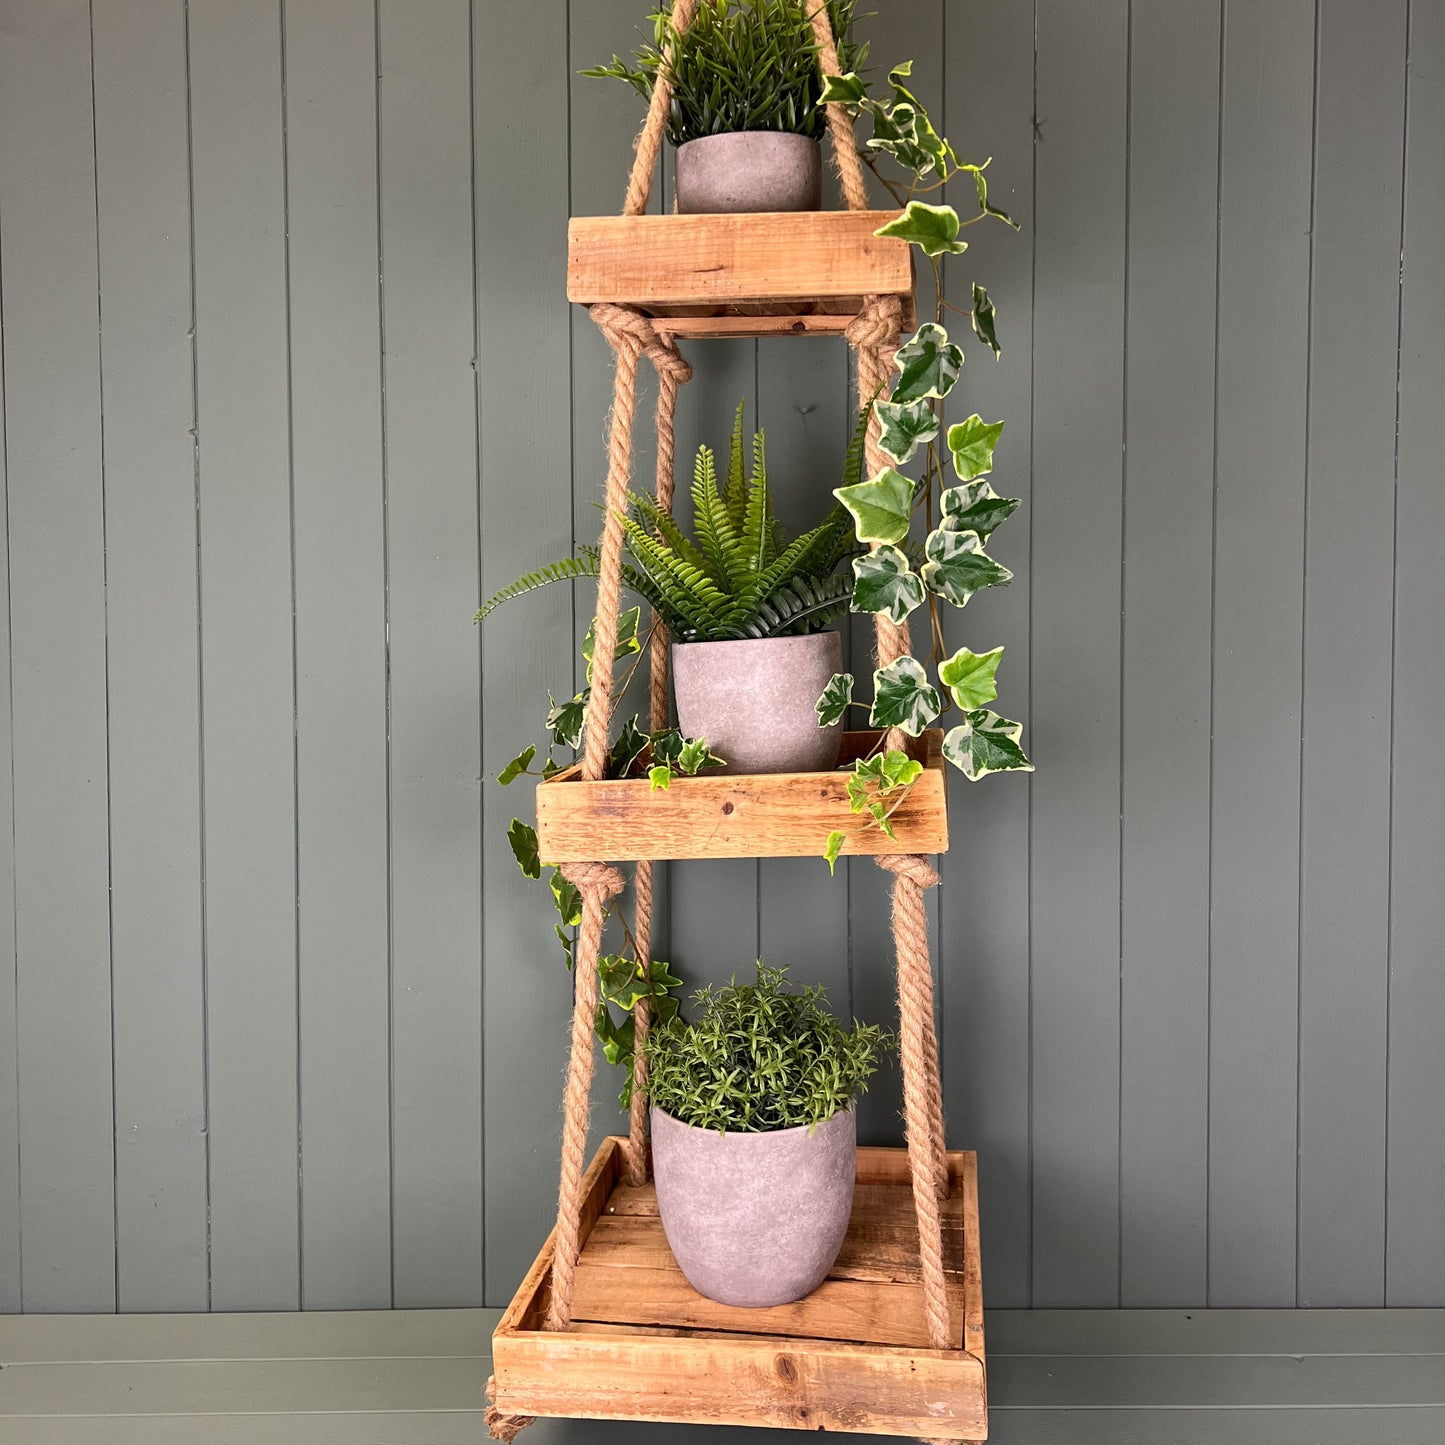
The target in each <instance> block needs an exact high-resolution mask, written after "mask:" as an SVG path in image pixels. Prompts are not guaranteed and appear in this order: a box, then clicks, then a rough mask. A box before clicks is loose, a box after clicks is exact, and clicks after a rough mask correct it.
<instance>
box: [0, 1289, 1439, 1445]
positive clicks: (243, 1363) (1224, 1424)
mask: <svg viewBox="0 0 1445 1445" xmlns="http://www.w3.org/2000/svg"><path fill="white" fill-rule="evenodd" d="M499 1314H500V1311H498V1310H399V1311H395V1312H379V1311H368V1312H358V1313H334V1314H332V1313H324V1314H323V1313H315V1314H306V1315H296V1314H287V1315H132V1316H114V1315H104V1316H86V1315H23V1316H21V1315H12V1316H4V1317H0V1445H357V1442H384V1445H462V1442H466V1445H478V1442H479V1441H482V1440H484V1439H485V1438H486V1437H485V1429H484V1426H483V1423H482V1403H483V1402H482V1398H481V1390H482V1388H483V1386H484V1385H485V1383H486V1378H487V1374H488V1371H489V1368H490V1361H489V1359H488V1357H487V1346H488V1341H489V1338H490V1336H491V1332H492V1329H493V1328H494V1326H495V1324H496V1321H497V1318H498V1316H499ZM988 1331H989V1397H990V1406H991V1420H990V1426H991V1429H990V1436H989V1438H990V1440H991V1441H992V1442H994V1445H1106V1442H1107V1445H1347V1442H1348V1445H1355V1442H1357V1441H1360V1440H1372V1441H1380V1442H1388V1445H1439V1442H1440V1441H1441V1440H1445V1310H1327V1311H1326V1310H1311V1311H1286V1310H1194V1311H1180V1310H1153V1311H1140V1310H1121V1311H1103V1310H1091V1311H1067V1310H1066V1311H1058V1310H1047V1311H1035V1312H1032V1313H1030V1312H1025V1311H1010V1310H1000V1311H994V1312H991V1313H990V1314H989V1316H988ZM816 1439H817V1436H816V1435H815V1434H806V1435H805V1434H802V1433H797V1432H774V1431H745V1430H728V1429H712V1430H710V1429H708V1428H706V1427H694V1428H682V1427H677V1426H669V1425H653V1426H641V1425H634V1424H626V1423H617V1424H611V1423H599V1422H595V1421H576V1422H573V1421H557V1420H548V1421H539V1422H538V1423H537V1424H536V1425H534V1426H532V1427H531V1428H530V1429H529V1430H528V1431H527V1433H526V1434H525V1435H524V1436H522V1442H523V1445H694V1442H696V1445H763V1442H765V1441H773V1440H777V1441H796V1442H798V1445H802V1442H803V1441H805V1440H814V1441H815V1440H816Z"/></svg>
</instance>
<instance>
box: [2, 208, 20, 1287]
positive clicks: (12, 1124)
mask: <svg viewBox="0 0 1445 1445" xmlns="http://www.w3.org/2000/svg"><path fill="white" fill-rule="evenodd" d="M3 228H4V217H3V216H0V232H3ZM4 296H5V277H4V251H3V247H0V505H3V507H4V510H3V511H0V526H4V528H5V545H4V547H3V548H0V1314H17V1313H18V1312H19V1310H20V1295H21V1289H20V1093H19V1090H18V1088H17V1087H16V1085H17V1082H18V1080H17V1078H16V1070H17V1065H18V1060H17V1058H16V1050H17V1047H18V1045H19V1042H20V1040H19V1036H18V1034H17V1032H16V1028H15V790H14V772H13V770H12V763H11V758H12V753H11V746H10V716H11V713H10V675H11V672H10V540H9V526H8V516H9V505H8V502H7V501H4V499H5V498H6V497H7V492H6V485H5V420H6V412H5V307H4V304H3V303H4Z"/></svg>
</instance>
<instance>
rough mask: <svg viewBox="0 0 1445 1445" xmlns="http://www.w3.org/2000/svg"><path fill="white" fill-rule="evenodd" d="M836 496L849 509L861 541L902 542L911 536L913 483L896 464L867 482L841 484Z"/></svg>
mask: <svg viewBox="0 0 1445 1445" xmlns="http://www.w3.org/2000/svg"><path fill="white" fill-rule="evenodd" d="M833 495H834V496H835V497H837V499H838V500H839V501H840V502H842V504H843V505H844V506H845V507H846V508H847V509H848V512H849V515H850V516H851V517H852V519H853V528H854V531H855V533H856V534H857V537H858V540H859V541H860V542H863V543H876V542H901V541H902V540H903V539H904V538H905V537H906V536H907V535H908V522H909V518H910V517H911V516H912V515H913V483H912V482H910V481H909V480H908V478H907V477H905V476H903V475H901V474H900V473H898V472H896V471H894V470H893V468H892V467H888V468H886V469H885V470H883V471H881V472H879V473H878V475H877V476H876V477H872V478H870V479H869V480H868V481H866V482H857V483H855V484H854V485H853V486H851V487H838V488H836V489H835V490H834V492H833Z"/></svg>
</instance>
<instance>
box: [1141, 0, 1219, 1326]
mask: <svg viewBox="0 0 1445 1445" xmlns="http://www.w3.org/2000/svg"><path fill="white" fill-rule="evenodd" d="M1221 26H1222V17H1221V12H1220V7H1219V6H1218V5H1197V4H1185V3H1175V4H1169V5H1165V6H1150V7H1148V8H1144V9H1141V10H1140V11H1138V12H1137V13H1136V14H1135V15H1134V18H1133V27H1132V30H1131V32H1130V34H1131V42H1130V88H1129V96H1130V101H1129V235H1128V241H1127V247H1128V251H1127V254H1128V263H1129V283H1128V296H1127V298H1126V300H1127V305H1128V329H1127V332H1126V335H1125V338H1124V345H1125V348H1126V350H1125V397H1124V404H1125V419H1126V426H1125V438H1124V441H1125V449H1126V450H1125V454H1126V458H1127V470H1126V474H1125V508H1124V623H1123V627H1124V638H1123V644H1124V650H1123V669H1124V675H1123V689H1124V691H1123V711H1124V736H1123V747H1122V754H1121V756H1122V759H1123V794H1122V804H1121V811H1122V814H1123V820H1124V821H1123V846H1122V852H1121V866H1122V879H1121V902H1120V927H1121V939H1120V949H1121V952H1120V974H1121V991H1122V1001H1121V1012H1120V1025H1119V1026H1120V1032H1121V1038H1120V1063H1119V1067H1120V1104H1119V1131H1120V1138H1119V1151H1120V1164H1119V1169H1120V1174H1119V1188H1120V1246H1119V1247H1120V1260H1119V1293H1120V1302H1121V1303H1122V1304H1125V1305H1131V1306H1149V1305H1154V1306H1160V1305H1170V1304H1187V1303H1189V1302H1191V1301H1193V1300H1197V1299H1200V1298H1202V1297H1203V1295H1204V1290H1205V1273H1206V1265H1205V1250H1206V1235H1207V1227H1206V1219H1205V1217H1206V1208H1207V1200H1208V1190H1209V1183H1208V1169H1209V1149H1208V1145H1209V1088H1208V1076H1209V766H1210V759H1209V702H1210V632H1209V622H1210V615H1211V601H1212V596H1211V594H1212V588H1213V583H1214V578H1213V561H1212V559H1213V525H1214V316H1215V304H1216V303H1215V263H1216V250H1217V243H1218V235H1217V226H1216V215H1217V213H1216V209H1215V206H1216V191H1217V182H1218V154H1219V59H1220V35H1221Z"/></svg>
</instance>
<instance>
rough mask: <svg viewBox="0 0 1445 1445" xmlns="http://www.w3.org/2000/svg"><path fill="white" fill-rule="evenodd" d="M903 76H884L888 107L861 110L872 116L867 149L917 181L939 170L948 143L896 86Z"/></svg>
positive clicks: (912, 99) (914, 100) (900, 72)
mask: <svg viewBox="0 0 1445 1445" xmlns="http://www.w3.org/2000/svg"><path fill="white" fill-rule="evenodd" d="M906 74H907V72H906V71H905V70H904V69H903V67H901V66H900V67H898V68H897V69H896V70H894V71H893V72H892V73H891V74H890V75H889V77H888V79H889V80H890V82H892V85H893V90H894V94H895V97H896V98H895V99H894V101H893V102H892V104H891V105H886V106H885V105H880V104H879V103H878V102H877V101H874V102H872V103H871V104H866V103H865V109H866V110H867V111H868V113H869V115H871V116H872V117H873V134H872V135H871V136H870V137H869V138H868V148H869V149H870V150H876V151H882V152H883V153H884V154H885V155H890V156H892V157H893V159H894V160H896V161H897V162H898V164H899V165H901V166H903V167H904V168H905V169H906V170H910V171H912V172H913V173H914V175H915V176H917V177H918V178H919V179H920V180H921V179H922V178H923V177H924V176H926V175H929V174H931V173H932V172H933V171H934V170H938V171H939V172H940V173H941V172H942V171H943V169H944V167H945V165H946V163H947V160H948V154H949V151H948V143H947V142H946V141H945V140H944V139H943V137H942V136H940V135H939V134H938V132H937V131H936V130H935V129H934V128H933V122H932V121H931V120H929V118H928V112H927V111H925V110H924V109H923V107H922V106H921V105H919V103H918V100H917V98H916V97H915V96H914V95H913V94H912V93H911V92H910V91H908V90H906V89H905V88H904V87H903V86H902V85H900V84H899V83H898V79H897V77H898V76H900V75H906ZM929 209H930V210H934V209H937V208H936V207H929ZM955 234H957V229H956V228H955Z"/></svg>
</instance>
